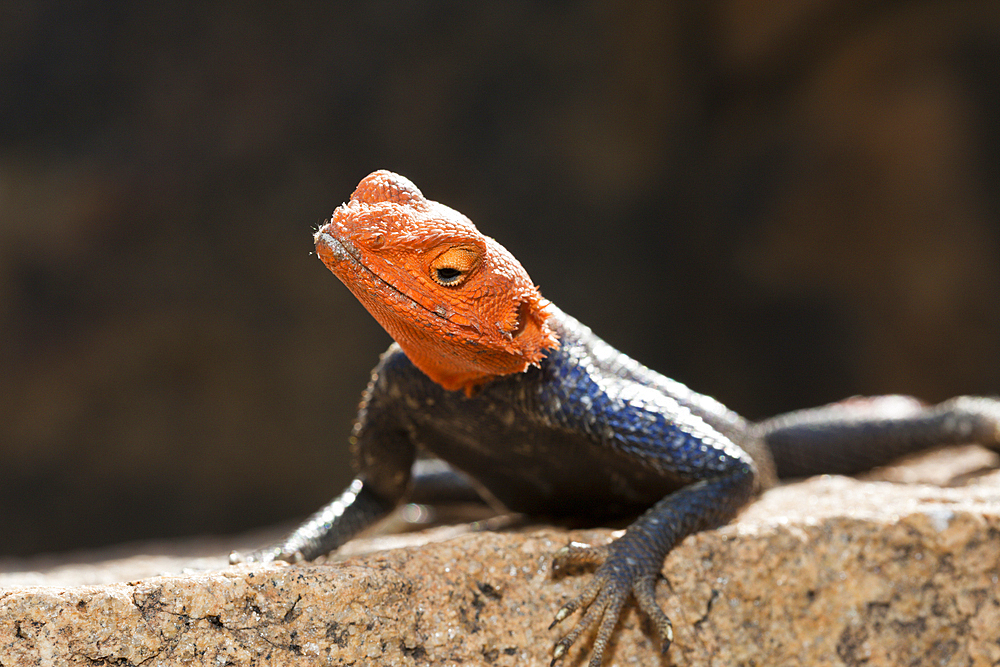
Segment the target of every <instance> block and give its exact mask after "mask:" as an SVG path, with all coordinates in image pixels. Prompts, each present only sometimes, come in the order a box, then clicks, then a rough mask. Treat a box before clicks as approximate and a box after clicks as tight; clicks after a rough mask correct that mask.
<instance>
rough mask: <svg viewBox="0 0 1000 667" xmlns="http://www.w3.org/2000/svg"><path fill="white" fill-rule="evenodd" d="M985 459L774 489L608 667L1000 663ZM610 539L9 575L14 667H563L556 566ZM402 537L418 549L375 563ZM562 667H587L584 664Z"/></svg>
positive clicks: (520, 538) (513, 534)
mask: <svg viewBox="0 0 1000 667" xmlns="http://www.w3.org/2000/svg"><path fill="white" fill-rule="evenodd" d="M970 456H972V457H973V458H972V461H973V463H972V464H970V465H971V468H972V469H971V470H969V471H967V472H965V473H960V474H956V475H952V480H955V479H960V480H961V482H962V484H963V486H961V487H958V488H948V487H939V486H932V485H927V484H896V483H890V482H885V481H859V480H853V479H847V478H841V477H820V478H815V479H812V480H807V481H805V482H800V483H795V484H789V485H787V486H783V487H780V488H777V489H774V490H771V491H769V492H767V493H766V494H765V495H764V496H763V497H762V498H761V499H760V500H759V501H758V502H757V503H755V504H754V505H753V506H751V507H750V508H749V509H748V510H747V511H746V512H745V513H744V514H743V515H742V516H741V517H740V518H739V520H738V521H736V522H735V523H733V524H732V525H729V526H726V527H724V528H722V529H720V530H716V531H709V532H706V533H702V534H699V535H696V536H694V537H692V538H689V539H687V540H685V541H684V543H683V544H682V545H681V546H680V547H679V548H677V549H676V550H675V551H674V552H673V553H672V554H671V555H670V557H669V558H668V559H667V562H666V564H665V567H664V574H665V579H664V580H663V581H662V582H661V583H660V586H659V590H658V595H659V599H660V601H661V604H662V605H663V607H664V609H665V611H666V612H667V613H668V614H669V615H670V617H671V618H672V620H673V622H674V627H675V644H674V646H673V647H671V649H670V651H669V653H668V654H667V655H666V656H661V654H660V650H659V649H660V647H659V645H658V642H657V640H656V638H655V635H654V633H653V632H652V629H651V628H650V627H649V625H648V623H647V622H646V621H645V619H643V618H642V617H641V616H640V615H639V614H638V613H637V612H636V611H635V610H634V609H629V610H627V611H626V613H625V614H624V617H623V620H622V622H621V624H620V626H619V629H618V631H617V633H616V635H615V638H614V640H613V645H612V647H611V650H610V655H609V657H608V658H607V660H606V664H608V665H610V664H617V665H629V664H643V665H649V664H653V665H657V664H659V665H706V664H711V665H751V664H756V665H764V664H769V665H861V664H864V665H923V664H934V665H995V664H997V663H998V662H1000V581H998V578H1000V471H997V470H985V471H984V470H980V469H979V467H978V464H976V463H974V462H975V461H979V460H982V461H986V462H988V461H991V460H992V461H993V462H994V463H995V459H988V458H983V457H986V456H987V455H985V454H984V453H982V452H980V453H979V454H975V453H973V454H970ZM976 456H979V457H980V458H979V459H977V458H976ZM930 461H931V463H924V464H923V465H924V466H925V468H926V469H927V470H928V471H932V474H940V469H939V466H935V465H934V464H933V461H934V459H930ZM917 470H918V471H919V467H918V468H917ZM893 474H894V473H893V472H892V471H891V470H890V471H888V472H887V473H886V475H887V476H889V477H892V476H893ZM613 535H614V532H613V531H611V530H608V529H594V530H565V529H558V528H551V527H539V526H527V527H525V526H521V527H519V528H513V527H510V526H508V527H507V528H506V529H505V530H499V531H496V530H491V531H476V530H473V529H472V527H470V526H465V527H461V526H460V527H445V528H438V529H433V530H429V531H424V532H421V533H414V534H411V535H407V536H401V537H392V538H376V539H375V540H368V541H359V542H356V543H353V544H352V549H353V551H354V552H355V554H356V555H349V556H347V557H345V558H341V559H338V560H337V561H335V562H334V561H331V562H326V563H318V564H308V565H299V566H285V565H269V566H260V565H252V566H251V565H241V566H236V567H226V566H225V565H224V561H223V557H222V556H219V555H217V556H214V557H211V558H201V559H188V560H185V559H183V558H181V557H173V558H172V559H163V560H155V559H152V560H151V559H146V560H145V561H143V560H142V559H138V560H136V559H131V560H129V559H125V560H120V561H116V562H114V563H110V564H104V566H103V569H102V567H100V566H95V565H91V566H87V567H89V568H91V569H90V570H89V571H90V572H91V574H92V575H93V576H96V577H105V578H106V577H107V576H108V572H109V569H110V571H114V570H115V568H117V569H118V572H119V573H120V574H122V575H126V576H128V575H127V573H128V572H129V571H130V570H129V568H132V570H131V571H133V572H137V571H138V572H141V571H142V570H141V569H139V570H136V569H135V568H137V567H139V568H142V567H145V568H147V569H148V568H149V567H150V566H152V567H155V566H157V565H159V566H165V567H167V568H168V569H173V570H175V573H173V574H168V575H164V576H154V577H149V578H145V579H140V580H132V581H125V582H123V583H112V584H103V585H74V586H65V585H62V582H65V581H67V577H71V576H72V575H73V572H72V569H73V568H67V567H63V568H59V569H58V570H52V571H50V572H48V573H38V574H34V575H29V574H28V573H24V572H22V573H17V574H15V573H8V574H6V575H2V577H0V587H2V588H0V664H2V665H3V666H4V667H13V666H15V665H17V666H18V667H20V666H22V665H25V666H28V665H88V666H92V665H140V664H142V665H147V666H154V665H175V664H194V665H358V666H360V665H452V664H465V665H546V664H548V661H549V659H550V655H551V653H550V652H551V648H552V644H553V642H554V640H555V639H556V638H557V637H558V630H548V629H547V627H548V624H549V622H550V621H551V619H552V615H553V613H554V612H555V610H556V609H557V608H558V607H559V606H560V604H561V603H562V602H564V601H565V600H567V599H568V598H569V597H571V596H572V595H573V594H574V593H575V592H576V591H578V590H579V589H580V587H581V586H582V585H583V583H584V581H585V579H584V578H583V577H582V576H579V577H578V576H569V577H563V578H553V576H552V572H551V567H550V555H551V554H552V552H553V551H555V550H556V549H558V548H559V547H561V546H563V545H564V544H566V542H567V541H568V540H571V539H572V540H580V541H590V542H602V541H606V540H609V539H611V538H612V536H613ZM386 540H389V542H386ZM392 540H395V541H396V543H397V545H398V544H403V543H410V544H411V546H406V547H401V548H390V549H388V550H375V551H372V550H373V549H381V548H382V547H384V546H386V545H389V546H392V542H391V541H392ZM161 558H163V557H161ZM141 563H145V565H141ZM181 568H188V569H187V570H182V569H181ZM198 568H200V569H198ZM86 571H87V570H84V572H86ZM98 573H99V574H98ZM76 576H77V579H76V581H80V580H81V579H80V572H79V571H77V572H76ZM32 577H33V578H32ZM83 578H84V579H85V578H86V574H84V575H83ZM70 580H72V579H70ZM28 582H31V583H34V584H44V583H48V584H57V585H32V586H26V585H23V584H24V583H28ZM565 664H566V665H574V666H575V665H581V664H585V658H584V657H583V653H582V651H581V650H580V649H576V650H574V651H573V652H571V654H570V655H569V657H568V658H567V660H566V662H565Z"/></svg>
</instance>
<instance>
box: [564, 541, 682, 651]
mask: <svg viewBox="0 0 1000 667" xmlns="http://www.w3.org/2000/svg"><path fill="white" fill-rule="evenodd" d="M609 546H610V545H605V546H602V547H589V546H586V545H578V544H570V545H569V546H567V547H563V548H562V549H560V550H559V551H558V552H557V553H556V555H555V561H554V563H553V567H554V569H559V568H561V567H565V566H566V565H569V564H592V563H594V562H601V565H600V567H598V568H597V571H596V572H595V573H594V575H593V579H592V580H591V581H590V583H589V584H588V585H587V586H586V587H585V588H584V589H583V591H582V592H581V593H580V594H579V595H577V596H576V597H575V598H573V599H572V600H570V601H569V602H567V603H566V604H564V605H563V606H562V607H561V608H560V609H559V611H557V612H556V615H555V619H554V620H553V621H552V624H551V625H549V629H550V630H551V629H552V628H554V627H555V626H556V625H557V624H558V623H560V622H561V621H563V620H564V619H566V618H567V617H568V616H569V615H570V614H572V613H574V612H576V611H578V610H584V613H583V616H582V617H581V618H580V619H579V620H578V621H577V623H576V625H575V626H574V627H573V628H572V629H571V630H570V631H569V632H568V633H567V634H566V635H564V636H563V637H562V638H561V639H560V640H559V641H558V642H556V644H555V646H554V647H553V649H552V662H551V663H550V667H553V666H554V665H555V664H556V663H557V662H559V661H560V660H561V659H562V658H563V657H564V656H565V655H566V652H567V651H568V650H569V648H570V647H571V646H572V645H573V644H574V643H575V642H576V640H577V639H579V638H580V636H581V635H582V634H583V633H584V632H586V631H587V630H589V629H590V628H593V627H594V626H597V635H596V637H595V639H594V644H593V648H592V650H591V659H590V663H589V664H590V667H600V665H601V661H602V660H603V657H604V651H605V650H606V649H607V645H608V641H609V640H610V638H611V634H612V633H613V632H614V629H615V627H616V626H617V625H618V620H619V617H620V616H621V611H622V608H623V607H624V606H625V602H626V601H628V598H629V596H630V595H631V596H633V597H634V598H635V600H636V603H637V605H638V606H639V608H640V609H641V610H642V611H643V612H645V614H646V615H647V616H649V618H650V619H651V620H652V621H653V623H654V624H655V626H656V629H657V632H658V634H659V635H660V642H661V651H662V652H663V653H666V652H667V650H668V649H669V648H670V645H671V644H672V643H673V639H674V631H673V624H672V623H671V622H670V618H669V617H667V615H666V614H665V613H664V612H663V610H662V609H660V607H659V605H658V604H657V603H656V581H657V576H658V575H659V571H658V570H657V571H654V572H647V571H646V568H645V567H642V566H641V565H639V564H638V563H637V562H636V561H635V560H633V558H631V557H628V556H627V555H625V554H623V553H618V554H614V553H613V552H612V550H611V549H610V548H609Z"/></svg>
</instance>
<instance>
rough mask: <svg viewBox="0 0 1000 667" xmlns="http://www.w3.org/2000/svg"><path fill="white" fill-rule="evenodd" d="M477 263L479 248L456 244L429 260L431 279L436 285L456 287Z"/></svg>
mask: <svg viewBox="0 0 1000 667" xmlns="http://www.w3.org/2000/svg"><path fill="white" fill-rule="evenodd" d="M477 264H479V249H478V248H475V247H467V246H458V247H455V248H449V249H448V250H445V251H444V252H443V253H441V254H440V255H438V256H437V257H435V258H434V260H433V261H432V262H431V279H432V280H434V282H436V283H437V284H438V285H444V286H445V287H456V286H458V285H461V284H462V283H463V282H465V279H466V278H468V277H469V274H470V273H472V270H473V269H475V268H476V265H477Z"/></svg>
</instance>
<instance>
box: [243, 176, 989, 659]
mask: <svg viewBox="0 0 1000 667" xmlns="http://www.w3.org/2000/svg"><path fill="white" fill-rule="evenodd" d="M314 242H315V248H316V254H317V255H318V257H319V258H320V259H321V260H322V261H323V263H324V264H325V265H326V266H327V268H329V269H330V271H332V272H333V273H334V274H335V275H336V276H337V277H338V278H339V279H340V280H341V281H342V282H343V283H344V284H345V285H346V286H347V288H348V289H349V290H350V291H351V292H352V293H353V294H354V295H355V296H356V297H357V298H358V299H359V300H360V302H361V303H362V304H363V305H364V307H365V308H366V309H367V310H368V311H369V312H370V313H371V314H372V315H373V316H374V317H375V319H376V320H377V321H378V322H379V324H381V325H382V327H383V328H384V329H385V330H386V331H387V332H388V333H389V334H390V335H391V337H392V338H393V339H394V341H395V342H394V343H393V345H392V346H391V347H390V348H389V349H388V350H387V351H386V352H385V353H384V354H383V355H382V356H381V358H380V360H379V362H378V364H377V365H376V367H375V369H374V370H373V371H372V375H371V379H370V381H369V383H368V386H367V388H366V389H365V391H364V393H363V396H362V401H361V405H360V409H359V412H358V417H357V420H356V422H355V425H354V428H353V431H352V433H351V435H350V439H349V442H350V446H351V448H352V454H353V459H354V464H355V468H356V476H355V478H354V480H353V481H352V482H351V483H350V485H349V486H348V487H347V489H346V490H344V491H343V492H342V493H341V494H340V495H339V496H337V497H336V498H335V499H334V500H333V501H332V502H330V503H329V504H327V505H326V506H325V507H323V508H322V509H320V510H319V511H317V512H316V513H315V514H313V515H312V516H311V517H310V518H309V519H308V520H306V521H305V522H304V523H303V524H302V525H301V526H300V527H299V528H297V529H296V530H294V531H293V532H292V533H291V534H289V535H288V536H287V537H286V538H285V539H284V540H282V541H281V542H279V543H278V544H276V545H273V546H270V547H267V548H263V549H260V550H258V551H256V552H253V553H251V554H248V555H246V556H242V555H240V554H236V553H234V554H233V555H232V556H231V560H232V561H233V562H239V561H243V560H246V561H271V560H285V561H290V562H297V561H300V560H312V559H314V558H316V557H318V556H320V555H323V554H326V553H329V552H331V551H333V550H335V549H337V548H338V547H339V546H341V545H343V544H344V543H345V542H347V541H348V540H350V539H351V538H352V536H354V535H356V534H357V533H359V532H360V531H362V530H364V529H366V528H368V527H370V526H372V525H373V524H375V523H376V522H378V521H379V520H380V519H382V518H383V517H385V516H386V515H388V514H389V513H390V512H391V511H392V510H393V509H394V508H396V507H397V506H398V505H400V504H401V503H403V502H405V501H406V500H407V499H410V498H413V497H414V495H415V494H417V493H419V492H420V489H421V488H433V487H434V486H435V484H436V483H437V484H438V486H440V482H441V479H443V478H447V479H448V480H449V482H448V483H450V484H457V485H458V486H460V487H463V488H467V489H468V490H470V491H472V492H475V493H478V494H479V495H480V496H482V497H483V498H484V499H486V500H487V501H488V502H491V503H494V504H497V503H498V504H499V505H501V506H502V507H505V508H507V509H508V510H510V511H513V512H520V513H525V514H529V515H542V516H549V517H565V516H583V517H587V518H588V519H591V520H594V521H603V520H612V519H618V518H621V517H629V518H632V517H637V518H635V519H634V521H633V522H632V523H631V524H629V525H628V527H627V529H626V530H625V532H624V533H623V534H622V535H621V536H620V537H618V538H617V539H615V540H614V541H612V542H611V543H610V544H607V545H601V546H589V545H584V544H577V543H571V544H569V545H567V546H566V547H564V548H563V549H560V550H559V551H557V552H556V554H555V555H554V557H553V569H554V571H561V572H565V571H567V570H568V569H570V568H571V567H572V568H573V569H575V568H576V567H577V566H583V567H590V568H593V569H594V573H593V575H592V578H591V580H590V581H589V583H587V584H586V585H585V586H584V587H583V589H582V591H581V592H580V593H579V594H578V595H577V596H576V597H574V598H573V599H571V600H569V601H568V602H566V603H565V604H564V605H563V606H562V607H561V608H560V609H559V610H558V611H557V612H556V614H555V620H554V621H553V623H552V626H550V629H551V627H554V626H555V625H556V624H558V623H560V622H561V621H563V620H565V619H566V618H567V617H569V616H570V615H571V614H573V613H575V612H579V613H580V615H579V618H578V620H577V622H576V624H575V625H574V626H573V627H572V628H571V629H570V630H569V631H568V632H567V633H566V634H564V635H563V636H562V637H561V638H560V639H558V641H556V642H555V645H554V648H553V650H552V664H553V665H554V664H556V663H557V662H559V661H560V660H561V659H562V658H563V657H564V656H565V655H566V652H567V650H568V649H569V647H570V646H572V645H573V644H574V643H575V642H576V641H577V640H578V639H579V638H580V636H581V635H582V634H584V633H585V632H587V631H590V630H593V629H596V633H595V638H594V641H593V644H592V647H591V652H590V655H591V659H590V665H591V667H598V666H599V665H600V664H601V663H602V661H603V658H604V653H605V650H606V648H607V644H608V640H609V638H610V636H611V634H612V632H613V631H614V628H615V626H616V625H617V622H618V619H619V616H620V614H621V612H622V609H623V607H624V605H625V604H626V602H628V601H629V600H630V599H634V600H635V602H636V604H637V605H638V606H639V608H640V609H641V611H642V612H643V613H645V614H646V615H647V616H648V617H649V618H650V620H651V621H652V622H653V625H654V627H655V628H656V630H657V633H658V635H659V638H660V644H661V649H662V651H663V652H664V653H666V652H667V649H668V648H669V646H670V644H671V642H672V640H673V630H672V624H671V621H670V619H669V618H668V617H667V615H666V614H665V613H664V612H663V611H662V609H661V608H660V606H659V604H658V603H657V601H656V595H655V586H656V582H657V580H658V578H659V577H660V571H661V569H662V567H663V562H664V559H665V558H666V556H667V554H668V553H669V552H670V551H671V549H673V548H674V547H675V546H676V545H677V544H678V543H679V542H680V541H681V540H683V539H684V538H685V537H686V536H688V535H691V534H692V533H695V532H698V531H703V530H709V529H711V528H714V527H718V526H721V525H723V524H725V523H727V522H729V521H730V520H732V519H733V518H734V517H735V516H736V514H737V513H738V512H739V511H740V509H741V508H742V507H744V506H745V505H747V504H748V503H750V502H751V501H752V499H753V498H754V496H755V495H757V494H758V493H760V492H761V491H762V490H763V489H766V488H768V487H770V486H773V485H774V484H775V483H776V482H777V481H778V480H779V479H780V478H788V477H802V476H807V475H810V474H818V473H830V474H833V473H840V474H852V473H855V472H860V471H862V470H866V469H869V468H872V467H874V466H877V465H880V464H884V463H887V462H888V461H890V460H891V459H893V458H896V457H898V456H900V455H902V454H906V453H909V452H913V451H917V450H920V449H924V448H927V447H931V446H936V445H942V444H958V443H966V442H977V443H981V444H983V445H985V446H987V447H989V448H992V449H994V450H998V451H1000V400H997V399H993V398H982V397H971V396H963V397H957V398H954V399H951V400H949V401H946V402H944V403H941V404H938V405H936V406H927V405H924V404H923V403H922V402H920V401H918V400H916V399H913V398H910V397H906V396H883V397H875V398H863V399H862V398H855V399H848V400H846V401H842V402H840V403H834V404H831V405H828V406H823V407H819V408H812V409H806V410H801V411H797V412H792V413H788V414H785V415H781V416H778V417H774V418H771V419H768V420H764V421H762V422H758V423H751V422H750V421H748V420H746V419H744V418H743V417H741V416H740V415H739V414H737V413H736V412H734V411H732V410H730V409H729V408H727V407H725V406H724V405H723V404H722V403H720V402H719V401H717V400H715V399H714V398H711V397H709V396H707V395H704V394H700V393H697V392H694V391H692V390H691V389H688V388H687V387H686V386H685V385H683V384H681V383H679V382H676V381H674V380H671V379H669V378H667V377H665V376H663V375H661V374H659V373H657V372H656V371H653V370H651V369H648V368H646V367H645V366H643V365H642V364H640V363H639V362H637V361H634V360H633V359H631V358H629V357H628V356H626V355H625V354H623V353H621V352H619V351H617V350H616V349H614V348H613V347H612V346H611V345H609V344H608V343H605V342H604V341H603V340H601V339H600V338H599V337H597V336H596V335H595V334H594V333H592V332H591V330H590V329H588V328H587V327H586V326H584V325H583V324H581V323H580V322H578V321H577V320H575V319H574V318H573V317H571V316H570V315H567V314H566V313H564V312H563V311H561V310H560V309H559V308H558V307H557V306H555V304H553V303H551V302H550V301H548V300H546V299H544V298H543V297H542V296H541V293H540V291H539V289H538V288H537V287H536V286H535V285H534V283H533V282H532V281H531V279H530V277H529V276H528V274H527V272H526V271H525V270H524V268H523V267H522V266H521V264H520V263H519V262H518V261H517V260H516V259H515V258H514V257H513V256H512V255H511V254H510V253H509V252H508V251H507V250H506V249H505V248H504V247H503V246H501V245H500V244H499V243H497V242H496V241H495V240H493V239H492V238H490V237H488V236H485V235H483V234H482V233H480V232H479V230H478V229H477V228H476V227H475V225H474V224H473V223H472V222H471V221H470V220H469V219H468V218H467V217H465V216H464V215H462V214H461V213H459V212H458V211H456V210H454V209H452V208H449V207H447V206H445V205H443V204H440V203H438V202H436V201H433V200H429V199H427V198H426V197H424V195H423V194H422V193H421V191H420V190H419V189H418V188H417V187H416V186H415V185H414V184H413V183H412V182H411V181H409V180H408V179H406V178H404V177H402V176H400V175H398V174H394V173H392V172H388V171H376V172H374V173H372V174H370V175H369V176H367V177H366V178H364V179H363V180H362V181H361V182H360V184H359V185H358V187H357V188H356V189H355V191H354V193H353V195H352V196H351V199H350V200H349V201H348V202H346V203H344V204H342V205H341V206H340V207H338V208H337V209H336V210H335V211H334V213H333V215H332V216H331V218H329V219H328V220H326V221H325V222H324V224H322V225H321V226H320V227H319V229H318V230H317V231H316V232H315V234H314ZM428 456H429V457H431V458H426V457H428ZM435 479H436V480H437V482H435V481H434V480H435Z"/></svg>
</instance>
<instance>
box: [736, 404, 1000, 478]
mask: <svg viewBox="0 0 1000 667" xmlns="http://www.w3.org/2000/svg"><path fill="white" fill-rule="evenodd" d="M752 435H753V437H755V438H758V439H760V440H761V441H763V442H764V443H765V444H766V445H767V447H768V448H769V449H770V451H771V453H772V455H773V457H774V463H775V468H776V469H777V474H778V477H779V478H787V477H805V476H808V475H817V474H843V475H851V474H855V473H859V472H863V471H865V470H869V469H871V468H874V467H875V466H879V465H884V464H886V463H888V462H890V461H891V460H893V459H895V458H897V457H899V456H902V455H904V454H911V453H913V452H918V451H921V450H924V449H928V448H931V447H937V446H942V445H956V444H967V443H978V444H981V445H984V446H986V447H988V448H990V449H993V450H995V451H1000V400H998V399H994V398H980V397H977V396H959V397H958V398H953V399H951V400H948V401H945V402H944V403H940V404H938V405H934V406H929V407H928V406H925V405H924V404H922V403H921V402H920V401H918V400H916V399H914V398H910V397H909V396H879V397H876V398H852V399H848V400H846V401H842V402H840V403H833V404H831V405H826V406H823V407H819V408H812V409H809V410H799V411H797V412H789V413H787V414H784V415H779V416H777V417H773V418H771V419H768V420H765V421H762V422H759V423H757V424H755V425H754V426H753V433H752Z"/></svg>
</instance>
